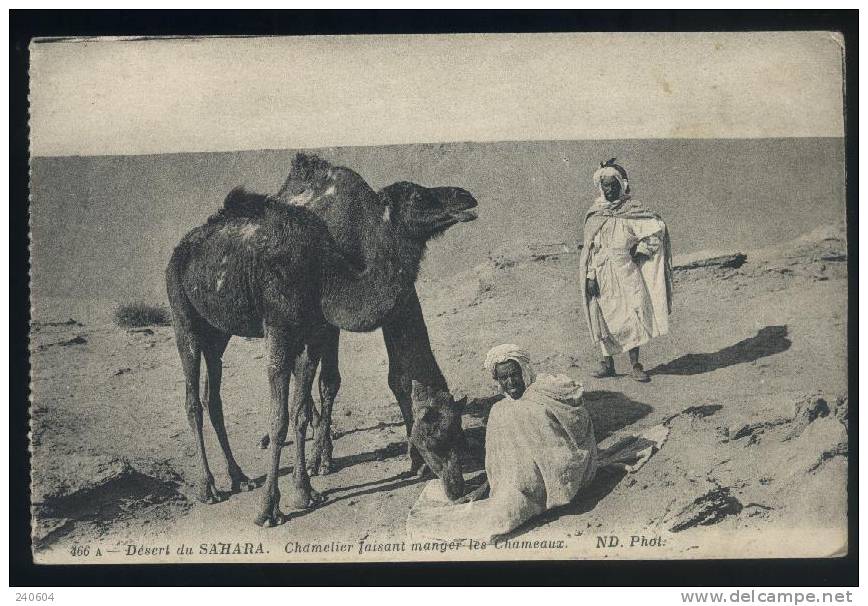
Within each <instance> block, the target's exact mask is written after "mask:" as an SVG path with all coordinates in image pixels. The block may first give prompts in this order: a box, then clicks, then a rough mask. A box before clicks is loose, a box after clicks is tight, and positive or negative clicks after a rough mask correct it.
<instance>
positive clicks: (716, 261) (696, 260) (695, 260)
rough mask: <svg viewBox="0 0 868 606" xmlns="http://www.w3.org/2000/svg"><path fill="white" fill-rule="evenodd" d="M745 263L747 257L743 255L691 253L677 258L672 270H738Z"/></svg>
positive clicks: (705, 252)
mask: <svg viewBox="0 0 868 606" xmlns="http://www.w3.org/2000/svg"><path fill="white" fill-rule="evenodd" d="M745 261H747V255H746V254H744V253H740V252H737V253H725V254H713V253H709V252H707V251H703V252H698V253H692V254H689V255H682V256H679V257H678V259H677V260H676V262H675V265H674V267H673V269H674V270H675V271H686V270H690V269H701V268H706V267H720V268H726V269H738V268H739V267H741V266H742V265H744V263H745Z"/></svg>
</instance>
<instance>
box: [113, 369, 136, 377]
mask: <svg viewBox="0 0 868 606" xmlns="http://www.w3.org/2000/svg"><path fill="white" fill-rule="evenodd" d="M132 370H133V369H132V368H118V369H117V370H116V371H115V374H114V376H116V377H119V376H121V375H125V374H127V373H128V372H132Z"/></svg>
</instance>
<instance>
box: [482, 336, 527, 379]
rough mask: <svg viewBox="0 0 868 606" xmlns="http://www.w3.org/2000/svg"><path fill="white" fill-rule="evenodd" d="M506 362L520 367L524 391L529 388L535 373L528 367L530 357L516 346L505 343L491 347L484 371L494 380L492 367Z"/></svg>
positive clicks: (486, 357)
mask: <svg viewBox="0 0 868 606" xmlns="http://www.w3.org/2000/svg"><path fill="white" fill-rule="evenodd" d="M507 360H512V361H514V362H516V363H517V364H518V365H519V366H520V367H521V377H522V379H524V386H525V389H526V388H528V387H530V385H531V383H533V382H534V381H536V373H535V372H534V371H533V368H531V366H530V356H529V355H528V353H527V352H526V351H525V350H523V349H521V348H520V347H519V346H518V345H513V344H512V343H506V344H504V345H498V346H497V347H492V348H491V349H490V350H489V352H488V353H487V354H486V356H485V369H486V370H487V371H488V372H490V373H491V377H492V378H494V367H495V366H496V365H497V364H502V363H503V362H506V361H507Z"/></svg>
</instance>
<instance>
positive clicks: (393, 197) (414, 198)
mask: <svg viewBox="0 0 868 606" xmlns="http://www.w3.org/2000/svg"><path fill="white" fill-rule="evenodd" d="M379 194H380V198H381V199H382V200H383V203H384V204H385V205H386V209H385V214H384V217H385V218H387V219H388V220H390V221H392V223H393V224H394V225H395V226H396V228H398V229H399V230H400V231H402V232H403V233H404V234H406V235H408V236H409V237H411V238H414V239H417V240H421V241H423V242H427V241H428V240H430V239H431V238H436V237H437V236H439V235H441V234H442V233H443V232H445V231H446V230H447V229H449V228H450V227H452V226H453V225H455V224H456V223H465V222H467V221H473V220H474V219H476V211H474V210H472V209H474V208H476V206H477V204H478V203H477V202H476V198H474V197H473V195H472V194H471V193H470V192H469V191H467V190H465V189H461V188H460V187H422V186H421V185H417V184H415V183H410V182H409V181H400V182H398V183H393V184H392V185H389V186H388V187H384V188H383V189H381V190H380V191H379Z"/></svg>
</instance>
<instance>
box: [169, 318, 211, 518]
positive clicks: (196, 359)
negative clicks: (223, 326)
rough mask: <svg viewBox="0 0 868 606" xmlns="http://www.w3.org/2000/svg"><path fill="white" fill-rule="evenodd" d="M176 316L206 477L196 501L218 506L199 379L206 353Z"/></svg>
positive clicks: (189, 406) (190, 416) (188, 325)
mask: <svg viewBox="0 0 868 606" xmlns="http://www.w3.org/2000/svg"><path fill="white" fill-rule="evenodd" d="M184 320H185V319H184V318H180V317H178V315H176V322H175V342H176V343H177V345H178V353H179V354H180V357H181V366H182V367H183V369H184V378H185V383H186V385H185V387H186V397H185V400H184V407H185V409H186V411H187V422H188V423H189V424H190V429H192V430H193V437H194V438H195V440H196V451H197V452H198V453H199V463H200V466H201V469H202V477H201V478H200V480H199V482H198V487H197V491H196V497H197V498H198V499H199V500H200V501H202V502H203V503H217V502H219V501H221V500H223V499H222V497H221V495H220V493H219V492H217V487H216V486H215V484H214V476H213V474H212V473H211V469H210V468H209V467H208V457H207V455H206V454H205V438H204V436H203V435H202V400H201V399H200V397H199V375H200V370H201V362H202V352H201V347H200V345H199V339H198V338H197V336H196V334H195V332H194V330H193V329H192V328H191V324H192V323H191V322H185V321H184Z"/></svg>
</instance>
